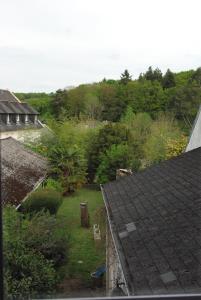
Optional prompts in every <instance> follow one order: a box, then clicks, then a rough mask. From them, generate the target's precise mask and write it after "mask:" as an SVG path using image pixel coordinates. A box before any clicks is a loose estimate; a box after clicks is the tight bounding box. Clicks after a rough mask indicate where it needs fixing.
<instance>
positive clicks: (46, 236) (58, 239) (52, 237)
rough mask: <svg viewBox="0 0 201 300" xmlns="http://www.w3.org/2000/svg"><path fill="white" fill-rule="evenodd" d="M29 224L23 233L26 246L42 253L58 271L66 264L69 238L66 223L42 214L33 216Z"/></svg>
mask: <svg viewBox="0 0 201 300" xmlns="http://www.w3.org/2000/svg"><path fill="white" fill-rule="evenodd" d="M25 220H26V219H25ZM24 222H25V221H24ZM27 222H28V224H27V227H26V230H24V232H23V239H24V241H25V243H26V246H27V247H28V248H30V249H34V250H35V251H37V252H38V253H41V254H42V255H43V256H44V257H45V258H46V259H47V260H48V261H51V262H52V264H53V266H54V267H55V268H56V269H58V267H60V266H62V265H63V263H66V262H67V250H68V241H69V236H68V234H67V232H66V228H65V223H64V221H63V220H62V219H61V218H60V219H58V218H56V217H55V216H54V215H50V214H49V213H44V212H40V213H37V214H35V215H32V216H31V218H30V219H28V220H27Z"/></svg>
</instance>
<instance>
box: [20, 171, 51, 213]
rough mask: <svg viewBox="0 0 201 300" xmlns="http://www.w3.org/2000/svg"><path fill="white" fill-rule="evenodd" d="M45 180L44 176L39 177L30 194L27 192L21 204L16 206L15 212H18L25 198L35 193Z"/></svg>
mask: <svg viewBox="0 0 201 300" xmlns="http://www.w3.org/2000/svg"><path fill="white" fill-rule="evenodd" d="M45 178H46V175H45V176H43V177H41V178H40V179H39V180H38V181H37V182H36V184H35V185H34V187H33V189H32V190H31V192H29V193H28V194H27V195H26V197H25V198H24V199H23V200H22V202H21V203H20V204H18V206H16V208H15V209H16V210H18V209H19V208H20V206H21V205H22V203H24V202H25V201H26V200H27V198H28V197H29V196H30V195H31V194H32V193H33V192H34V191H35V190H37V189H38V188H39V186H40V185H41V183H42V182H43V181H44V179H45Z"/></svg>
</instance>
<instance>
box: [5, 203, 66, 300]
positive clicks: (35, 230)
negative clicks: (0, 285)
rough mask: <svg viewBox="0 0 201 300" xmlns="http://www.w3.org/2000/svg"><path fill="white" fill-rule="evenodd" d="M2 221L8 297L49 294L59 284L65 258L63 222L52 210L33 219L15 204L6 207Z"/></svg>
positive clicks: (23, 297) (29, 296)
mask: <svg viewBox="0 0 201 300" xmlns="http://www.w3.org/2000/svg"><path fill="white" fill-rule="evenodd" d="M3 221H4V223H3V236H4V274H5V276H4V283H5V291H6V292H5V293H6V298H7V299H9V297H10V298H11V299H28V298H33V297H41V296H42V295H45V296H46V297H47V296H48V294H49V293H50V292H52V291H53V290H54V289H55V288H56V285H57V283H58V279H59V278H58V275H57V274H56V270H57V268H58V266H59V265H60V263H62V262H63V261H64V259H65V260H66V255H67V249H68V236H67V235H66V233H65V232H66V230H65V228H64V225H63V224H62V223H61V222H60V221H58V220H57V219H56V217H55V216H53V215H52V216H51V215H50V214H49V213H44V212H41V213H38V214H36V215H35V216H33V217H32V218H31V219H30V218H29V216H27V215H22V214H21V213H19V212H17V211H16V210H15V208H12V207H7V208H4V215H3Z"/></svg>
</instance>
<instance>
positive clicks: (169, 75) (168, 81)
mask: <svg viewBox="0 0 201 300" xmlns="http://www.w3.org/2000/svg"><path fill="white" fill-rule="evenodd" d="M162 85H163V88H164V89H169V88H171V87H174V86H176V82H175V76H174V73H173V72H171V71H170V69H167V72H166V73H165V75H164V76H163V81H162Z"/></svg>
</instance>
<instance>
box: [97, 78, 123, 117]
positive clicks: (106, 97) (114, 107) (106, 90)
mask: <svg viewBox="0 0 201 300" xmlns="http://www.w3.org/2000/svg"><path fill="white" fill-rule="evenodd" d="M119 89H120V87H118V85H117V84H115V85H112V84H108V83H102V84H101V85H100V89H99V101H100V103H101V104H102V114H101V119H102V120H103V121H104V120H107V121H112V122H117V121H119V119H120V118H121V115H122V112H123V111H124V109H125V107H126V104H125V102H124V99H122V98H121V97H119V95H118V92H119Z"/></svg>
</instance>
